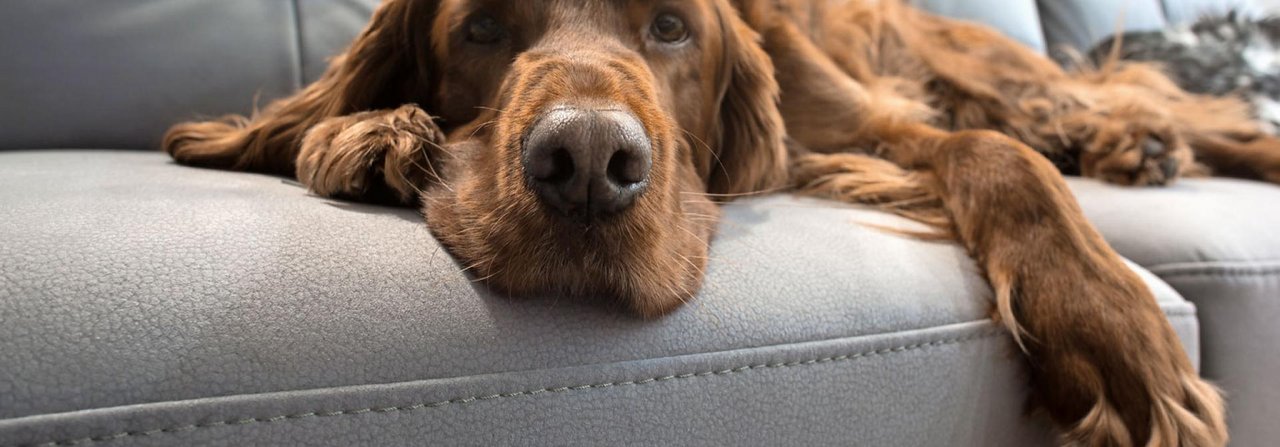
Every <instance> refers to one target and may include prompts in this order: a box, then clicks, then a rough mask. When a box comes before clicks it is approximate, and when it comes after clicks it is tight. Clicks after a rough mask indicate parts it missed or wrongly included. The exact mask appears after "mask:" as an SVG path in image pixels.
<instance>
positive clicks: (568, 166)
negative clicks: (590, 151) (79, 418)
mask: <svg viewBox="0 0 1280 447" xmlns="http://www.w3.org/2000/svg"><path fill="white" fill-rule="evenodd" d="M550 162H551V163H550V170H549V171H548V172H547V174H546V175H544V176H540V177H538V180H542V181H544V182H548V183H563V182H566V181H569V179H571V178H573V169H574V168H573V155H570V154H569V150H568V149H565V148H559V149H556V151H555V152H552V153H551V160H550Z"/></svg>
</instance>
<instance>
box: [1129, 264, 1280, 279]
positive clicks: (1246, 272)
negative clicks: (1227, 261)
mask: <svg viewBox="0 0 1280 447" xmlns="http://www.w3.org/2000/svg"><path fill="white" fill-rule="evenodd" d="M1150 270H1151V272H1152V273H1155V274H1156V275H1157V276H1160V277H1162V278H1168V277H1185V276H1216V277H1241V276H1259V277H1265V276H1277V275H1280V266H1257V267H1230V266H1196V267H1169V268H1165V269H1160V268H1158V267H1157V268H1152V269H1150Z"/></svg>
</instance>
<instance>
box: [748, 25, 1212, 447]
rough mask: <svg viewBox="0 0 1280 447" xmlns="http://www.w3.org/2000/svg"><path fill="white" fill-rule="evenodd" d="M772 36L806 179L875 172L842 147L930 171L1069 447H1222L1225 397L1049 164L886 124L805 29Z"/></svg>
mask: <svg viewBox="0 0 1280 447" xmlns="http://www.w3.org/2000/svg"><path fill="white" fill-rule="evenodd" d="M762 29H764V30H765V32H766V35H765V46H766V49H767V50H768V51H769V53H770V55H771V56H772V57H773V58H774V63H775V65H776V66H777V67H778V72H779V75H778V78H779V82H780V85H781V88H782V109H783V110H784V118H785V119H786V120H787V125H788V129H789V131H791V136H792V137H793V138H795V139H796V140H797V141H798V143H799V144H800V145H804V146H808V147H812V148H816V149H817V150H818V151H819V152H824V153H825V154H824V153H816V154H810V155H807V156H804V157H805V158H801V159H800V160H799V161H798V162H797V163H796V165H795V166H796V171H795V172H794V175H795V178H796V179H798V180H805V179H826V183H827V184H838V180H839V179H837V178H836V177H835V176H838V175H839V170H840V165H841V164H850V163H858V165H857V166H856V167H851V168H850V169H849V170H850V171H851V174H850V175H862V176H864V177H865V173H860V172H856V171H858V170H866V169H868V166H872V167H873V168H874V165H869V164H866V163H862V162H863V161H865V160H861V159H859V160H853V159H849V160H840V159H839V158H837V157H840V155H833V154H832V153H836V152H840V151H841V149H840V148H842V147H843V148H845V149H844V150H846V151H847V150H850V149H861V150H865V151H867V152H874V153H878V154H879V155H880V156H882V157H883V158H885V159H887V160H889V161H892V162H893V163H895V164H897V165H898V166H901V167H905V168H909V169H914V170H921V171H925V172H927V173H928V175H926V176H922V177H917V178H916V179H915V181H917V182H919V183H921V187H922V189H923V190H924V191H926V192H930V193H932V194H936V196H937V198H938V199H939V201H940V205H941V209H942V211H943V212H945V213H946V215H949V216H950V217H951V221H952V223H953V226H954V227H953V231H954V233H955V235H956V236H957V238H958V239H959V240H960V242H961V243H962V244H963V245H964V246H965V247H966V248H967V249H968V250H969V251H970V253H971V254H972V255H973V256H974V258H975V259H976V260H977V261H978V263H979V265H980V266H981V267H982V268H983V270H984V272H985V273H986V276H987V279H988V280H989V281H990V282H991V284H992V286H993V288H994V289H995V291H996V306H995V307H996V318H998V319H999V320H1000V321H1001V322H1002V323H1004V324H1005V325H1006V326H1007V327H1008V328H1009V330H1010V332H1011V333H1012V334H1013V335H1014V336H1015V338H1016V340H1017V341H1018V343H1019V344H1020V345H1021V346H1022V347H1023V348H1024V349H1025V350H1026V352H1027V354H1028V356H1029V359H1030V364H1031V367H1032V378H1033V381H1034V390H1035V391H1036V393H1035V394H1036V396H1037V397H1038V398H1039V403H1040V404H1041V405H1042V406H1044V407H1045V408H1046V409H1047V410H1048V413H1049V414H1050V415H1051V416H1052V418H1053V419H1054V420H1055V421H1056V422H1057V423H1058V424H1059V425H1060V426H1061V427H1063V428H1064V430H1065V432H1066V436H1065V439H1066V440H1067V441H1068V442H1072V443H1080V444H1085V445H1145V444H1148V442H1150V444H1151V445H1160V446H1164V445H1205V446H1212V445H1223V444H1225V442H1226V438H1227V433H1226V427H1225V421H1224V413H1225V409H1224V406H1223V402H1222V399H1221V397H1220V396H1219V394H1218V391H1217V390H1216V389H1215V388H1213V387H1212V386H1211V385H1209V384H1208V383H1206V382H1204V381H1202V380H1200V378H1199V377H1198V375H1197V374H1196V371H1195V370H1194V369H1193V368H1192V365H1191V362H1190V360H1189V359H1188V358H1187V355H1186V353H1185V352H1184V351H1183V349H1182V346H1181V343H1180V342H1179V340H1178V338H1177V336H1176V334H1175V333H1174V331H1173V329H1172V327H1171V326H1170V324H1169V323H1168V321H1167V320H1166V319H1165V316H1164V314H1163V313H1162V312H1161V310H1160V308H1159V307H1158V306H1157V305H1156V302H1155V298H1154V297H1153V295H1152V294H1151V292H1150V290H1148V289H1147V287H1146V285H1145V284H1144V283H1143V282H1142V280H1141V279H1140V278H1138V276H1137V275H1136V274H1135V273H1134V272H1133V271H1132V270H1130V269H1129V268H1128V267H1127V266H1126V265H1125V264H1124V262H1123V261H1122V260H1121V258H1120V256H1119V255H1117V254H1116V253H1115V251H1113V250H1112V249H1111V248H1110V247H1109V246H1108V245H1107V243H1106V242H1105V241H1104V240H1103V239H1102V237H1101V236H1100V235H1099V234H1098V233H1097V231H1096V230H1094V229H1093V227H1092V226H1091V225H1090V224H1089V223H1088V222H1087V221H1086V220H1085V218H1084V217H1083V214H1082V212H1081V211H1080V208H1079V206H1078V205H1077V204H1076V202H1075V200H1074V198H1073V196H1072V195H1071V192H1070V191H1069V190H1068V189H1067V186H1066V183H1065V181H1064V180H1063V178H1062V176H1061V175H1060V174H1059V173H1058V172H1057V170H1056V168H1055V167H1054V166H1053V165H1052V164H1051V163H1049V162H1048V160H1047V159H1045V158H1044V157H1042V156H1041V155H1039V154H1038V153H1037V152H1036V151H1034V150H1033V149H1031V148H1030V147H1029V146H1027V145H1025V144H1023V143H1021V142H1018V141H1016V140H1013V139H1011V138H1009V137H1007V136H1005V135H1002V134H999V133H995V132H991V131H964V132H958V133H950V132H947V131H942V130H938V129H935V128H932V127H930V126H927V125H924V124H921V123H918V122H911V121H909V120H908V119H906V118H904V117H902V116H896V115H892V114H890V115H888V116H885V115H883V114H881V113H880V112H879V111H881V110H885V109H886V108H885V107H882V106H880V104H878V103H875V102H869V101H874V100H875V96H874V95H873V94H871V93H869V92H867V91H864V90H862V89H861V88H860V87H859V86H858V85H857V84H856V83H853V82H852V81H851V80H850V79H849V78H847V77H845V75H844V74H843V73H842V72H841V71H840V70H839V69H838V67H835V65H834V62H832V61H831V60H830V59H828V58H825V57H823V56H822V55H821V54H820V53H819V52H818V51H817V50H816V49H815V48H814V47H813V46H812V43H811V42H810V41H808V40H807V39H806V38H804V35H803V34H802V33H800V32H799V31H798V30H795V29H793V28H789V27H788V26H786V25H782V26H775V27H769V26H764V27H762ZM805 111H807V112H805ZM878 172H880V173H882V174H885V175H892V176H898V177H901V175H900V174H894V173H892V172H888V171H886V170H884V169H879V170H878ZM930 179H931V180H930ZM857 181H858V180H856V179H855V180H851V181H850V182H851V183H856V182H857ZM929 183H931V185H930V184H929ZM898 185H899V186H902V185H903V184H902V183H898ZM800 186H801V187H802V190H804V191H811V192H812V191H819V192H821V195H823V196H828V197H830V196H832V195H833V194H831V189H830V188H821V187H819V188H817V189H815V188H814V187H813V185H812V183H810V184H804V185H800ZM897 194H901V192H899V193H897ZM837 196H838V195H837ZM895 196H896V195H895ZM907 197H910V195H907ZM854 199H857V198H856V197H854Z"/></svg>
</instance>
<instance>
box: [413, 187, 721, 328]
mask: <svg viewBox="0 0 1280 447" xmlns="http://www.w3.org/2000/svg"><path fill="white" fill-rule="evenodd" d="M485 183H488V182H475V183H473V184H470V185H469V184H467V182H459V183H455V187H454V188H452V189H450V188H436V189H435V190H434V191H432V192H431V193H429V194H427V195H425V196H424V200H423V214H424V216H426V220H427V224H428V226H429V227H430V229H431V231H432V233H433V234H434V235H435V236H436V238H437V239H438V240H439V241H440V242H441V243H442V244H443V245H444V246H445V248H446V249H447V250H448V251H449V252H450V253H451V254H452V255H453V256H454V257H455V258H456V259H457V260H458V261H459V263H460V264H461V265H462V266H463V267H464V268H465V269H466V271H467V273H468V274H469V275H471V276H472V277H473V278H475V280H476V281H478V282H483V283H485V284H486V285H487V286H488V287H490V288H491V289H493V290H494V291H496V292H498V293H500V294H504V295H509V296H512V297H537V296H547V295H553V296H570V297H575V298H582V299H590V300H598V301H601V302H604V303H617V304H621V305H622V306H623V307H625V308H626V309H628V310H630V311H631V312H633V313H635V314H636V315H638V316H640V317H643V318H656V317H660V316H663V315H666V314H668V313H670V312H672V311H673V310H675V309H677V308H679V307H680V306H681V305H682V304H684V303H686V302H688V301H690V300H692V299H693V297H694V295H695V294H696V293H697V292H698V290H699V289H700V288H701V286H702V281H703V276H704V273H705V271H706V265H707V252H708V249H709V246H708V241H709V240H710V239H711V236H712V232H713V231H714V227H715V221H716V217H717V216H718V212H719V210H718V208H717V207H716V206H715V205H714V204H713V203H712V202H710V201H706V200H704V199H697V200H686V201H684V202H682V201H681V200H680V199H679V195H680V194H678V193H674V192H673V193H671V194H667V197H661V198H659V197H648V198H645V199H642V200H640V203H638V204H637V206H635V207H634V208H632V209H630V210H627V211H625V212H623V213H621V214H618V215H614V216H609V217H608V218H606V219H601V220H597V221H595V222H592V223H591V224H589V225H584V224H582V223H581V222H578V221H575V220H573V219H569V218H565V217H563V216H559V215H555V214H554V213H550V212H549V211H548V210H547V209H546V207H544V206H543V205H541V204H540V203H538V202H537V201H536V200H532V199H531V198H513V197H506V198H503V197H500V196H499V195H497V194H494V191H492V190H491V187H489V186H488V185H486V184H485ZM488 184H490V185H491V184H492V183H488ZM673 208H674V209H673Z"/></svg>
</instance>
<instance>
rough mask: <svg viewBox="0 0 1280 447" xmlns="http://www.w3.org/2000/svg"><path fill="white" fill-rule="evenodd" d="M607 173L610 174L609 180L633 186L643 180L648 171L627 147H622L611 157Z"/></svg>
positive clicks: (616, 183)
mask: <svg viewBox="0 0 1280 447" xmlns="http://www.w3.org/2000/svg"><path fill="white" fill-rule="evenodd" d="M606 174H607V175H608V176H609V181H611V182H613V184H615V185H618V186H631V185H633V184H636V183H640V182H643V181H644V179H645V177H647V174H648V173H647V172H646V170H645V169H644V164H643V163H640V162H639V161H638V160H636V158H635V157H634V156H632V155H631V153H630V152H629V151H627V150H626V149H620V150H618V151H617V152H614V153H613V157H612V158H610V159H609V168H608V171H607V173H606Z"/></svg>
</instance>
